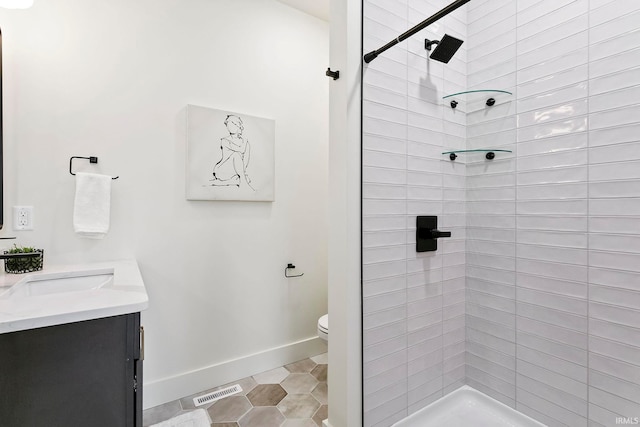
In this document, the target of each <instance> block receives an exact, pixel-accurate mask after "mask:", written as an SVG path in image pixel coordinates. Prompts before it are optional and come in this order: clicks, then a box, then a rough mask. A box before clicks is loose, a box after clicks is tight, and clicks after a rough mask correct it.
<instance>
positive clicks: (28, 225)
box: [13, 206, 33, 230]
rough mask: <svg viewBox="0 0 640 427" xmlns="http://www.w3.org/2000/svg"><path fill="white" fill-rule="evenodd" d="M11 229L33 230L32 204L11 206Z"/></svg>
mask: <svg viewBox="0 0 640 427" xmlns="http://www.w3.org/2000/svg"><path fill="white" fill-rule="evenodd" d="M13 229H14V230H33V206H14V207H13Z"/></svg>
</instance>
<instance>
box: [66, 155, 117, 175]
mask: <svg viewBox="0 0 640 427" xmlns="http://www.w3.org/2000/svg"><path fill="white" fill-rule="evenodd" d="M73 159H86V160H89V163H98V158H97V157H95V156H91V157H82V156H72V157H71V158H70V159H69V173H70V174H71V175H74V176H75V173H73ZM118 178H120V176H116V177H115V178H113V177H112V178H111V179H118Z"/></svg>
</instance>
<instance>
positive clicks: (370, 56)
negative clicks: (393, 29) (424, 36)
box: [364, 0, 471, 64]
mask: <svg viewBox="0 0 640 427" xmlns="http://www.w3.org/2000/svg"><path fill="white" fill-rule="evenodd" d="M470 1H471V0H456V1H454V2H453V3H451V4H450V5H448V6H446V7H444V8H442V10H440V11H439V12H436V13H434V14H433V15H432V16H430V17H429V18H427V19H425V20H424V21H422V22H421V23H419V24H418V25H416V26H415V27H413V28H411V29H410V30H407V31H405V32H404V33H402V34H400V35H399V36H398V37H397V38H395V39H393V40H391V41H390V42H389V43H387V44H385V45H384V46H382V47H381V48H380V49H376V50H374V51H371V52H369V53H367V54H366V55H365V56H364V62H366V63H367V64H368V63H369V62H371V61H373V60H374V59H376V58H377V57H378V55H380V54H381V53H382V52H384V51H385V50H387V49H389V48H390V47H393V46H395V45H397V44H398V43H400V42H401V41H403V40H406V39H408V38H409V37H411V36H412V35H414V34H415V33H417V32H418V31H420V30H423V29H425V28H426V27H428V26H429V25H431V24H433V23H434V22H436V21H438V20H439V19H442V18H444V17H445V16H447V15H448V14H450V13H451V12H453V11H454V10H456V9H457V8H459V7H460V6H463V5H465V4H466V3H469V2H470Z"/></svg>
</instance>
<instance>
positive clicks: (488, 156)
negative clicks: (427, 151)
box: [442, 149, 513, 161]
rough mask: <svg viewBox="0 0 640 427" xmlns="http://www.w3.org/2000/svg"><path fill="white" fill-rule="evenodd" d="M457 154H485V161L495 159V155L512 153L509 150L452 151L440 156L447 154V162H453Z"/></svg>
mask: <svg viewBox="0 0 640 427" xmlns="http://www.w3.org/2000/svg"><path fill="white" fill-rule="evenodd" d="M458 153H487V154H485V156H484V157H485V158H486V159H487V160H493V159H494V158H495V157H496V153H513V151H511V150H484V149H482V150H454V151H444V152H443V153H442V154H448V155H449V160H451V161H454V160H455V159H457V158H458Z"/></svg>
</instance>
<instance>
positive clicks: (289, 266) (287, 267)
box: [284, 263, 304, 277]
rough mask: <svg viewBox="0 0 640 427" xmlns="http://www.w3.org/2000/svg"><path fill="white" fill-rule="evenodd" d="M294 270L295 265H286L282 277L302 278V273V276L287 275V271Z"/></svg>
mask: <svg viewBox="0 0 640 427" xmlns="http://www.w3.org/2000/svg"><path fill="white" fill-rule="evenodd" d="M294 268H296V266H295V265H293V264H291V263H289V264H287V266H286V267H285V269H284V277H301V276H304V273H302V274H293V275H290V274H287V271H289V269H294Z"/></svg>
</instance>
